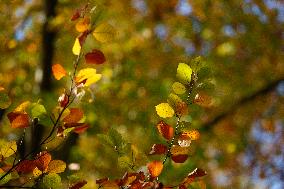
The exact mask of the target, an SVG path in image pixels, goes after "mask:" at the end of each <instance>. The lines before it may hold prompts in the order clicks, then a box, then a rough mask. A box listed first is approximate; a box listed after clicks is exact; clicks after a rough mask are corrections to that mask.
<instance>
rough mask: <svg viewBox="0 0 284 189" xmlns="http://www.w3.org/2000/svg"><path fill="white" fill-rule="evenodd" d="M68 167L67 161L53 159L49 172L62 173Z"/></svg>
mask: <svg viewBox="0 0 284 189" xmlns="http://www.w3.org/2000/svg"><path fill="white" fill-rule="evenodd" d="M65 169H66V163H65V162H64V161H61V160H52V161H51V162H50V163H49V165H48V169H47V171H48V172H49V173H62V172H64V171H65Z"/></svg>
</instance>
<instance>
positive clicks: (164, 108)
mask: <svg viewBox="0 0 284 189" xmlns="http://www.w3.org/2000/svg"><path fill="white" fill-rule="evenodd" d="M156 112H157V114H158V115H159V116H160V117H162V118H168V117H173V116H174V114H175V112H174V110H173V108H172V107H171V106H170V105H169V104H168V103H161V104H159V105H157V106H156Z"/></svg>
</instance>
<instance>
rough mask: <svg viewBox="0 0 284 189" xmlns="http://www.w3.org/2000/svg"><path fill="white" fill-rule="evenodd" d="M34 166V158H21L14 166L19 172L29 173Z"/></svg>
mask: <svg viewBox="0 0 284 189" xmlns="http://www.w3.org/2000/svg"><path fill="white" fill-rule="evenodd" d="M35 168H36V164H35V161H34V160H23V161H22V162H21V163H20V164H19V165H18V166H17V168H16V170H17V171H18V172H19V173H31V172H33V170H34V169H35Z"/></svg>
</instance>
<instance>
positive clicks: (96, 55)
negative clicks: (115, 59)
mask: <svg viewBox="0 0 284 189" xmlns="http://www.w3.org/2000/svg"><path fill="white" fill-rule="evenodd" d="M85 60H86V63H87V64H103V63H104V62H105V61H106V58H105V55H104V53H102V52H101V51H100V50H97V49H93V50H92V52H89V53H87V54H86V55H85Z"/></svg>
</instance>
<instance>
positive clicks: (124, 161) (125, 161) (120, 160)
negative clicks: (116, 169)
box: [118, 156, 132, 168]
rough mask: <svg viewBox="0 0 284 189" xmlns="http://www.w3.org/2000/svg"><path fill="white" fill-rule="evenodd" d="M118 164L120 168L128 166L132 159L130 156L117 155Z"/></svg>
mask: <svg viewBox="0 0 284 189" xmlns="http://www.w3.org/2000/svg"><path fill="white" fill-rule="evenodd" d="M118 165H119V166H120V167H121V168H128V167H130V166H131V165H132V161H131V159H130V157H128V156H121V157H118Z"/></svg>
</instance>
